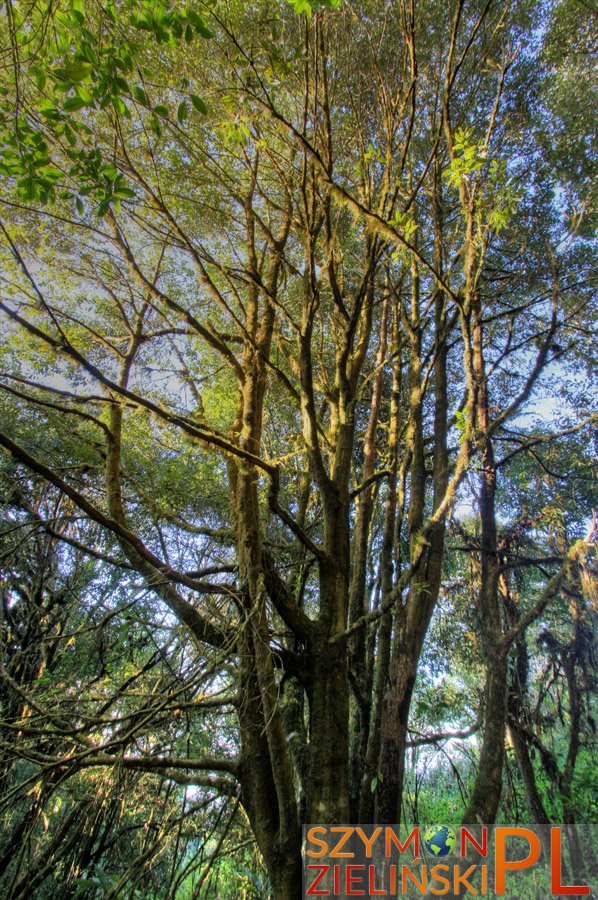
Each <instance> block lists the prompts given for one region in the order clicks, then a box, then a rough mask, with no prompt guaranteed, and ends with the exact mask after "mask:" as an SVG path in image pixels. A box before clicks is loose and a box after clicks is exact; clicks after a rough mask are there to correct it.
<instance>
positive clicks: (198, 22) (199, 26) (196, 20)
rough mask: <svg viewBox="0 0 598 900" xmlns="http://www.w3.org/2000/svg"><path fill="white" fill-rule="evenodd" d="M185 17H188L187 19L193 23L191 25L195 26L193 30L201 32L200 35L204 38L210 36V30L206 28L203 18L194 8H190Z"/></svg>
mask: <svg viewBox="0 0 598 900" xmlns="http://www.w3.org/2000/svg"><path fill="white" fill-rule="evenodd" d="M187 18H188V19H189V21H190V22H191V24H192V25H193V27H194V28H195V30H196V31H197V33H198V34H201V36H202V37H205V38H211V37H212V32H211V31H210V29H209V28H208V26H207V25H206V23H205V22H204V20H203V19H202V18H201V16H198V15H197V13H196V12H195V10H193V9H190V10H189V12H188V13H187Z"/></svg>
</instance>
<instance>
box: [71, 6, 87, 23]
mask: <svg viewBox="0 0 598 900" xmlns="http://www.w3.org/2000/svg"><path fill="white" fill-rule="evenodd" d="M71 12H72V14H73V15H74V17H75V19H76V20H77V22H79V24H80V25H81V24H83V22H84V21H85V8H84V6H83V2H82V0H71Z"/></svg>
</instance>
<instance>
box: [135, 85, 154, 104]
mask: <svg viewBox="0 0 598 900" xmlns="http://www.w3.org/2000/svg"><path fill="white" fill-rule="evenodd" d="M133 97H134V98H135V100H137V102H138V103H143V105H144V106H149V105H150V104H149V100H148V97H147V94H146V93H145V91H144V90H143V88H140V87H138V86H137V85H135V87H134V88H133Z"/></svg>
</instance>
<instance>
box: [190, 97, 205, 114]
mask: <svg viewBox="0 0 598 900" xmlns="http://www.w3.org/2000/svg"><path fill="white" fill-rule="evenodd" d="M189 99H190V100H191V103H192V104H193V107H194V108H195V109H196V110H197V112H200V113H203V115H204V116H205V115H206V113H207V111H208V107H207V106H206V105H205V103H204V102H203V100H202V99H201V97H198V96H197V94H189Z"/></svg>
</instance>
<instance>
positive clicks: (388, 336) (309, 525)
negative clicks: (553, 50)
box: [0, 0, 591, 898]
mask: <svg viewBox="0 0 598 900" xmlns="http://www.w3.org/2000/svg"><path fill="white" fill-rule="evenodd" d="M336 5H337V4H332V3H330V4H319V6H318V9H315V8H314V9H312V8H311V6H314V5H313V4H312V5H311V6H310V4H307V3H305V4H301V3H300V4H295V6H299V7H300V8H301V9H300V11H301V10H303V12H307V13H310V14H309V15H297V14H296V12H295V11H293V10H292V9H291V8H290V7H288V6H286V5H283V4H280V3H267V2H264V3H255V4H243V3H236V2H230V3H216V2H214V3H208V4H205V5H201V9H198V11H194V12H189V11H187V12H186V13H185V14H179V13H175V12H173V11H169V10H168V9H166V8H165V7H162V6H156V8H155V9H152V10H149V8H148V9H147V10H146V9H145V7H138V6H136V5H131V6H130V9H131V13H130V18H128V17H126V16H124V15H123V13H124V7H123V9H121V8H120V7H119V6H118V4H117V5H110V6H108V7H105V8H104V7H102V6H100V5H98V6H92V5H91V4H90V5H89V7H83V5H82V4H80V3H78V2H76V0H75V2H74V3H72V4H71V5H70V6H69V7H68V10H65V11H62V12H61V11H60V10H58V11H56V10H48V9H46V7H45V6H44V7H43V8H42V7H41V6H40V7H38V6H35V5H34V6H33V7H28V6H27V7H23V8H21V7H15V6H13V5H12V4H11V5H9V6H8V7H6V9H5V14H6V16H7V23H8V26H9V27H8V29H7V34H9V36H10V38H11V40H10V41H9V42H8V47H7V52H8V56H7V59H8V61H9V63H10V64H9V65H8V67H7V70H6V72H5V75H4V78H5V82H4V83H5V104H4V122H3V129H4V136H5V144H4V149H3V167H4V171H5V173H6V175H7V176H8V177H7V181H6V188H5V190H4V192H3V196H2V204H3V207H2V208H3V218H2V225H1V228H2V235H3V245H2V254H3V265H4V275H3V297H2V301H1V303H0V308H1V309H2V312H3V314H4V316H5V321H6V328H7V332H6V333H7V335H8V338H9V339H8V341H7V342H6V346H5V349H4V351H3V365H2V369H3V376H4V378H3V384H4V386H5V388H6V393H5V400H4V404H5V405H4V423H5V425H4V429H3V431H2V434H0V443H1V444H2V446H3V447H4V448H5V449H6V450H7V451H8V452H9V453H10V454H11V455H12V456H13V457H14V458H15V459H16V460H18V462H19V463H20V464H22V465H24V466H25V467H27V468H28V469H29V470H30V471H32V472H33V473H35V475H36V476H37V477H41V478H42V479H44V480H45V481H46V482H48V483H49V484H50V485H52V486H53V488H54V489H56V491H57V492H58V494H59V495H62V496H63V497H64V498H65V502H69V503H71V504H73V505H74V508H76V509H77V510H78V513H79V514H80V515H81V516H82V517H83V518H84V519H85V520H87V522H88V523H89V527H90V528H91V531H90V532H86V533H84V534H83V535H82V536H77V537H76V538H73V536H72V535H68V534H66V535H63V537H64V538H65V539H66V540H68V538H69V537H70V539H71V546H73V544H72V541H73V539H74V540H76V549H77V553H80V552H85V549H86V548H87V552H89V553H90V554H91V556H93V557H94V558H95V559H96V560H99V561H101V562H102V564H103V565H105V566H107V567H112V568H113V569H114V571H115V572H121V573H124V574H123V575H122V576H121V577H122V578H123V579H125V581H126V579H127V578H129V577H131V573H134V577H135V579H137V581H136V584H137V586H139V585H140V584H141V585H143V587H144V588H145V589H146V590H147V591H149V592H151V594H152V595H153V597H154V598H155V602H154V603H153V604H149V605H147V604H146V605H145V606H144V617H148V616H149V617H150V621H151V616H152V614H153V615H154V616H155V629H156V634H158V633H159V629H160V628H161V627H162V625H161V623H162V622H163V621H164V616H165V611H167V612H166V619H167V621H168V623H169V625H170V626H172V623H173V622H174V623H176V626H177V628H178V629H179V632H178V635H179V636H178V638H177V640H179V641H183V640H184V641H185V642H186V649H184V650H182V651H181V652H182V653H183V657H184V658H185V661H189V664H191V661H192V665H193V666H195V667H197V670H198V671H199V672H202V673H205V677H206V679H207V680H208V681H209V683H210V684H211V690H212V691H213V692H214V693H218V694H219V695H220V694H222V695H224V697H225V699H224V700H219V701H218V702H217V704H216V705H215V706H209V707H206V708H204V709H202V704H201V703H199V704H198V708H197V709H196V710H195V712H194V714H193V716H192V718H191V720H190V722H191V724H190V726H189V729H188V742H189V745H188V749H187V752H186V754H185V755H182V754H180V741H178V738H179V734H178V731H177V729H174V732H175V734H174V735H173V737H172V744H171V745H170V747H168V746H167V742H166V744H164V745H163V746H166V747H167V750H165V751H164V752H160V753H159V754H158V753H153V752H152V750H151V746H152V742H151V741H149V742H147V744H146V745H145V747H144V750H143V751H142V752H140V751H139V748H138V747H137V746H136V745H135V744H134V735H135V734H136V731H135V729H132V730H131V732H130V735H131V736H130V744H127V740H126V739H125V738H123V737H122V735H121V734H119V740H115V739H114V736H113V735H110V737H109V739H107V741H104V742H102V740H101V739H100V737H99V736H97V738H96V745H95V746H94V738H93V736H91V735H90V736H89V742H90V743H89V744H88V745H87V746H86V748H85V749H84V750H83V749H81V750H80V751H78V752H79V755H78V756H77V751H76V750H75V749H74V748H73V750H71V751H66V750H65V748H64V745H63V744H61V743H60V742H58V741H56V743H55V745H53V747H54V748H53V750H52V751H51V754H53V755H54V758H55V762H56V764H58V763H59V762H60V760H61V759H63V757H64V756H65V755H68V756H69V757H70V755H71V754H75V757H76V759H77V760H79V765H80V767H81V768H83V767H88V766H97V767H102V766H111V765H116V763H117V760H118V761H119V765H121V766H122V765H125V766H128V767H130V768H132V769H135V768H138V769H140V770H144V769H145V770H147V769H148V768H153V769H156V770H159V771H161V772H162V773H163V774H166V777H170V778H172V777H173V772H175V770H176V772H179V773H181V772H182V773H187V776H188V777H189V778H190V779H191V780H192V778H193V773H195V783H196V784H198V785H199V786H201V785H202V784H203V786H204V787H208V786H213V787H214V788H216V789H219V790H220V791H221V792H222V793H223V795H225V796H226V795H230V794H233V795H234V794H236V793H238V796H239V798H240V802H241V804H242V805H243V807H244V809H245V811H246V814H247V816H248V819H249V822H250V825H251V828H252V830H253V833H254V835H255V838H256V840H257V843H258V845H259V848H260V851H261V853H262V855H263V858H264V860H265V863H266V866H267V869H268V871H269V873H270V877H271V880H272V885H273V889H274V893H275V895H276V896H277V897H285V898H286V897H288V898H290V897H295V896H298V893H299V891H300V884H301V878H300V845H301V835H300V826H301V823H302V822H316V821H319V822H346V821H349V820H354V821H371V820H372V819H373V818H374V817H375V818H376V820H378V821H381V822H394V821H397V820H398V819H399V817H400V814H401V805H402V791H403V776H404V767H405V754H406V749H407V745H408V727H409V716H410V707H411V700H412V695H413V691H414V687H415V685H416V679H417V670H418V664H419V661H420V656H421V653H422V649H423V647H424V642H425V639H426V634H427V631H428V628H429V625H430V622H431V619H432V616H433V614H434V610H435V608H436V605H437V603H438V599H439V596H440V595H441V592H442V586H443V572H444V571H445V569H443V566H444V564H445V556H446V542H447V534H446V531H447V521H448V519H449V516H450V515H451V514H453V513H454V511H455V508H456V507H457V509H458V503H459V498H460V497H465V496H466V495H467V491H468V490H471V491H473V495H474V496H475V497H476V499H475V501H474V507H475V506H477V508H478V512H479V522H480V534H479V536H475V537H474V538H472V536H471V535H470V534H467V533H465V534H464V535H463V543H464V544H465V546H464V548H463V550H462V552H463V553H465V554H469V555H471V554H474V555H475V558H476V560H477V561H478V563H479V566H478V569H477V570H476V571H477V574H476V600H475V605H476V610H477V615H478V626H479V632H480V637H481V646H482V661H483V665H484V668H485V671H486V703H485V711H486V718H485V722H484V731H483V733H484V739H483V743H482V748H481V756H480V766H479V771H478V777H477V779H476V781H475V784H474V786H473V789H472V792H471V794H470V798H469V803H468V805H467V808H466V811H465V816H466V819H470V820H471V819H482V820H484V821H493V819H494V817H495V816H496V812H497V807H498V803H499V800H500V795H501V780H502V772H503V752H504V743H505V735H506V728H507V700H508V678H507V669H508V660H509V653H510V650H511V648H512V646H513V645H514V644H516V642H517V640H518V639H519V638H520V637H521V635H522V634H523V632H524V631H525V628H526V627H527V626H529V625H530V624H531V623H532V622H533V621H534V620H535V619H537V617H538V616H540V615H541V614H542V612H543V611H544V609H545V608H546V606H547V604H549V603H550V602H551V601H552V600H553V598H554V597H555V596H556V595H557V594H558V592H559V591H560V590H561V589H562V587H563V585H565V584H567V582H568V579H570V578H572V577H573V576H574V572H573V570H574V568H575V564H576V561H577V559H578V558H579V556H580V554H581V552H582V548H581V546H580V545H574V546H573V548H571V547H570V546H561V547H559V550H558V552H555V553H551V554H548V553H547V554H546V555H547V557H548V558H547V559H546V561H545V562H542V568H541V569H540V570H539V572H540V573H541V574H540V577H539V578H537V579H536V580H535V581H532V582H530V584H531V585H532V592H531V595H530V596H528V597H526V598H524V599H522V603H521V608H520V609H519V610H518V613H517V616H516V617H515V618H514V616H513V615H511V617H509V615H510V614H509V612H508V611H507V613H505V611H504V601H505V597H506V595H507V593H508V591H509V584H508V579H507V578H506V576H505V574H504V569H503V567H504V566H505V565H506V566H512V565H513V560H512V559H511V557H509V556H508V553H507V551H506V550H505V549H504V546H503V543H504V542H503V543H501V535H500V530H501V521H500V517H499V514H498V512H497V502H498V501H499V500H500V497H501V491H502V486H501V478H502V477H503V475H502V473H503V472H505V471H507V470H508V467H509V462H510V460H511V459H515V458H519V457H520V456H521V455H522V454H523V453H527V452H528V451H529V452H530V453H532V452H535V451H534V448H536V447H537V446H538V445H541V444H542V443H548V444H549V443H550V442H552V441H553V440H554V439H555V437H556V436H557V435H558V434H560V433H563V434H565V433H579V432H582V433H583V431H582V430H583V428H584V427H585V425H586V423H587V422H588V421H589V420H590V416H589V415H586V410H585V408H584V406H583V404H576V406H575V408H574V412H573V418H574V421H573V422H572V423H566V424H559V422H558V421H557V416H556V415H555V416H554V422H551V421H549V420H547V421H546V422H545V423H544V427H543V431H542V433H539V432H538V430H537V429H535V428H534V427H533V424H532V423H531V421H530V420H529V418H528V419H526V418H525V417H523V418H522V416H523V414H524V413H525V412H526V411H528V409H529V405H530V404H531V403H532V401H533V400H534V398H537V397H538V396H540V393H539V392H541V391H542V390H544V389H545V387H544V386H545V385H546V377H547V376H548V375H550V374H551V373H552V374H554V372H555V371H558V366H562V365H563V364H564V363H563V357H564V358H565V360H567V359H568V358H571V360H573V359H574V356H573V354H574V352H575V346H576V344H577V342H578V335H581V336H582V341H583V334H584V329H585V327H586V323H587V322H588V320H589V304H590V301H591V296H590V295H589V292H588V290H587V283H586V279H587V276H586V270H585V267H586V265H587V257H588V251H587V248H586V246H585V243H584V239H583V236H582V235H581V234H580V233H578V232H579V224H580V217H579V215H578V214H577V215H575V216H573V217H572V218H571V219H570V220H569V221H566V220H565V221H563V193H562V188H561V192H560V193H559V192H557V193H556V198H555V187H556V184H555V182H554V179H552V180H551V176H550V173H549V171H548V169H547V161H548V158H547V156H546V153H545V146H546V140H547V135H548V139H549V136H550V124H548V125H547V124H546V116H547V114H548V109H547V107H546V106H543V107H542V111H543V113H545V115H544V116H543V117H542V116H539V115H538V114H537V109H538V104H541V103H542V102H543V101H542V96H543V94H542V90H543V83H542V78H541V75H542V69H541V66H542V60H543V59H545V57H543V56H542V55H541V53H540V52H539V51H538V50H536V49H534V44H533V42H532V38H534V39H536V38H537V34H536V33H535V31H534V29H535V27H536V23H535V21H534V20H533V18H532V14H531V11H530V9H529V7H528V5H527V4H525V3H514V4H512V5H509V6H507V5H505V4H497V3H493V2H492V0H485V2H482V0H471V2H463V0H455V2H453V3H450V4H442V3H436V2H432V0H429V2H426V3H423V4H416V3H415V2H413V0H396V2H389V3H386V4H384V5H383V6H382V7H381V5H380V4H379V3H378V2H374V0H371V2H369V0H360V2H358V3H355V4H351V3H345V4H343V5H342V6H341V7H340V8H339V9H335V10H333V9H328V10H326V9H323V8H322V7H324V6H329V7H331V6H336ZM53 17H54V18H53ZM46 26H47V29H46ZM44 29H45V30H44ZM140 31H142V32H147V33H148V34H150V36H151V43H150V45H149V46H148V47H146V48H144V47H143V46H142V45H141V44H140V41H139V32H140ZM196 32H199V33H200V35H203V38H206V39H205V40H203V39H202V41H201V43H199V44H198V43H197V40H195V39H193V38H194V33H196ZM208 38H209V39H208ZM528 41H529V44H528ZM546 65H548V63H546ZM565 212H566V211H565ZM578 212H579V211H578ZM555 367H557V368H556V370H555ZM497 448H500V453H497ZM535 458H537V455H536V457H535ZM506 477H507V476H505V478H506ZM511 509H512V508H511ZM521 521H523V519H522V520H521ZM41 526H42V527H45V528H46V529H51V531H50V532H49V533H51V534H53V535H54V536H56V535H55V531H56V528H55V526H54V525H53V521H52V517H51V516H42V522H41ZM92 526H93V527H92ZM529 527H530V528H531V527H532V526H531V524H530V525H529ZM90 534H93V541H92V540H91V539H90ZM579 536H580V535H579V534H572V535H571V538H572V540H574V539H575V538H576V537H579ZM478 538H479V539H478ZM505 554H506V555H505ZM511 599H512V598H511ZM156 639H157V640H158V638H156ZM165 690H167V695H168V696H169V697H170V694H171V691H172V687H169V688H168V689H165ZM207 708H209V709H210V712H209V714H208V713H207V711H206V710H207ZM214 708H215V709H217V710H219V711H220V713H221V718H220V720H219V719H218V716H217V714H215V713H214ZM11 715H12V713H11ZM214 716H216V718H214ZM215 722H216V723H218V727H219V728H220V729H221V731H222V734H223V735H226V738H225V739H223V740H221V741H212V742H210V741H206V738H205V732H206V729H207V728H208V727H210V723H212V726H213V725H214V723H215ZM104 744H106V746H104ZM208 750H209V752H207V751H208ZM49 752H50V751H49ZM176 754H180V755H179V756H176ZM73 765H74V766H75V768H76V764H75V763H73ZM198 773H203V775H200V774H198Z"/></svg>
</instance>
